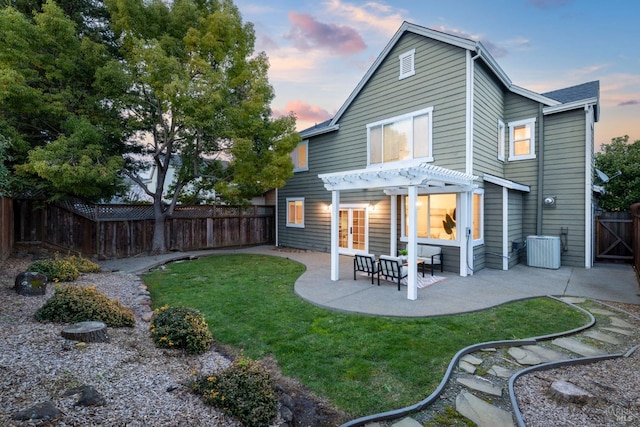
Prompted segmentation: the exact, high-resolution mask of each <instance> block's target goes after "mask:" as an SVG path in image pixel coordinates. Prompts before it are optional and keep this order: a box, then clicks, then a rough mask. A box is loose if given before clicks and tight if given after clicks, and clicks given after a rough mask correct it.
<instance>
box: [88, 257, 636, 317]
mask: <svg viewBox="0 0 640 427" xmlns="http://www.w3.org/2000/svg"><path fill="white" fill-rule="evenodd" d="M223 253H257V254H265V255H273V256H280V257H286V258H289V259H292V260H295V261H298V262H300V263H302V264H304V265H305V266H306V271H305V272H304V273H303V274H302V276H300V278H299V279H298V280H297V281H296V284H295V292H296V294H297V295H299V296H300V297H301V298H303V299H304V300H306V301H308V302H310V303H312V304H315V305H318V306H321V307H326V308H329V309H332V310H339V311H345V312H354V313H362V314H370V315H378V316H401V317H425V316H439V315H445V314H455V313H464V312H469V311H475V310H482V309H485V308H488V307H493V306H496V305H499V304H503V303H506V302H509V301H515V300H520V299H525V298H531V297H536V296H544V295H554V296H581V297H588V298H593V299H598V300H602V301H616V302H624V303H631V304H640V287H639V286H638V282H637V279H636V275H635V272H634V270H633V268H632V267H631V266H630V265H627V264H624V265H623V264H596V266H595V267H594V268H591V269H584V268H576V267H561V268H560V269H558V270H550V269H544V268H534V267H528V266H526V265H524V264H520V265H517V266H516V267H515V268H513V269H511V270H509V271H501V270H491V269H484V270H481V271H479V272H477V273H475V274H473V275H472V276H467V277H460V276H458V275H455V274H453V273H449V272H446V271H445V272H444V273H439V272H438V271H436V273H435V274H436V275H437V276H444V277H446V280H444V281H442V282H439V283H436V284H434V285H431V286H429V287H426V288H423V289H418V299H417V300H415V301H411V300H408V299H407V291H406V286H403V287H402V289H401V290H400V291H398V290H397V285H396V284H394V283H391V282H386V281H381V282H380V286H377V284H374V285H372V284H371V279H370V278H367V277H363V276H357V279H356V280H353V258H352V257H349V256H340V280H337V281H332V280H331V279H330V267H329V265H330V254H328V253H323V252H313V251H298V250H285V249H278V248H274V247H273V246H258V247H252V248H244V249H234V250H212V251H198V252H188V253H185V252H173V253H170V254H165V255H159V256H149V257H144V256H138V257H131V258H126V259H121V260H110V261H104V262H102V263H101V266H102V268H103V269H105V270H120V271H125V272H129V273H136V274H140V273H143V272H145V271H147V270H149V269H150V268H153V267H156V266H158V265H162V264H165V263H167V262H171V261H174V260H177V259H185V258H189V257H200V256H206V255H215V254H223ZM427 274H429V273H427Z"/></svg>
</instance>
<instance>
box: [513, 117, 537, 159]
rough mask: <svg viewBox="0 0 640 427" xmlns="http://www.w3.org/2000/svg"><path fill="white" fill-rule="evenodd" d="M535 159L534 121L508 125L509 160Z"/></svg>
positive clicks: (527, 120) (529, 120)
mask: <svg viewBox="0 0 640 427" xmlns="http://www.w3.org/2000/svg"><path fill="white" fill-rule="evenodd" d="M535 158H536V119H535V118H532V119H526V120H519V121H517V122H511V123H509V160H526V159H535Z"/></svg>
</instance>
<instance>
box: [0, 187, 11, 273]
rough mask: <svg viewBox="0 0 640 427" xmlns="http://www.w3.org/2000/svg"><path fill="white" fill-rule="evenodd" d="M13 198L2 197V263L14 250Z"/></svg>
mask: <svg viewBox="0 0 640 427" xmlns="http://www.w3.org/2000/svg"><path fill="white" fill-rule="evenodd" d="M13 226H14V221H13V200H12V199H10V198H8V197H0V264H2V261H4V260H5V259H7V258H9V256H10V255H11V251H12V250H13Z"/></svg>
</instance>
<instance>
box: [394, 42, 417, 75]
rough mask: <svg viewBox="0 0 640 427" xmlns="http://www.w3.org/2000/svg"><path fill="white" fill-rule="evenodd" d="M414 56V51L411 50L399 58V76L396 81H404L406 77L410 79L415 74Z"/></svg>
mask: <svg viewBox="0 0 640 427" xmlns="http://www.w3.org/2000/svg"><path fill="white" fill-rule="evenodd" d="M415 56H416V50H415V49H411V50H410V51H408V52H405V53H403V54H402V55H400V56H399V58H398V59H399V61H400V76H399V77H398V80H402V79H406V78H407V77H411V76H413V75H414V74H415V73H416V68H415Z"/></svg>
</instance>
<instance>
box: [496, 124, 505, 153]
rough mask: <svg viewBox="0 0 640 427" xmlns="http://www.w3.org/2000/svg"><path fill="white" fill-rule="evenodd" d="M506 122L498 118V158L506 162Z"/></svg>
mask: <svg viewBox="0 0 640 427" xmlns="http://www.w3.org/2000/svg"><path fill="white" fill-rule="evenodd" d="M504 131H505V127H504V122H503V121H502V120H498V141H497V142H498V160H500V161H502V162H504Z"/></svg>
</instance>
